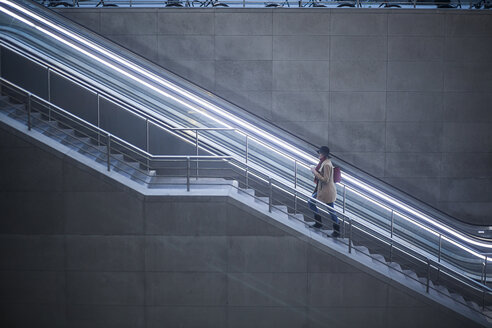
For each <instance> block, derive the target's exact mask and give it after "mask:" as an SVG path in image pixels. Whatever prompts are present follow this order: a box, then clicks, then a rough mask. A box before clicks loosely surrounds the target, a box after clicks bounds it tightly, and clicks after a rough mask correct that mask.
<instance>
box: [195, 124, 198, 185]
mask: <svg viewBox="0 0 492 328" xmlns="http://www.w3.org/2000/svg"><path fill="white" fill-rule="evenodd" d="M195 138H196V156H198V130H196V131H195ZM196 179H197V180H198V159H197V160H196Z"/></svg>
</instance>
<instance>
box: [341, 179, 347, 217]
mask: <svg viewBox="0 0 492 328" xmlns="http://www.w3.org/2000/svg"><path fill="white" fill-rule="evenodd" d="M346 196H347V186H346V185H343V207H342V213H344V214H345V204H346Z"/></svg>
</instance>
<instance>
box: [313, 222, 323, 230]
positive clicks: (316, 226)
mask: <svg viewBox="0 0 492 328" xmlns="http://www.w3.org/2000/svg"><path fill="white" fill-rule="evenodd" d="M322 226H323V225H322V224H321V223H319V222H316V223H315V224H313V225H312V226H311V228H318V229H319V228H321V227H322Z"/></svg>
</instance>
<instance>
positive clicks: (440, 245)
mask: <svg viewBox="0 0 492 328" xmlns="http://www.w3.org/2000/svg"><path fill="white" fill-rule="evenodd" d="M441 250H442V235H441V234H439V251H438V253H437V262H438V263H441ZM440 274H441V266H438V267H437V280H438V281H439V276H440Z"/></svg>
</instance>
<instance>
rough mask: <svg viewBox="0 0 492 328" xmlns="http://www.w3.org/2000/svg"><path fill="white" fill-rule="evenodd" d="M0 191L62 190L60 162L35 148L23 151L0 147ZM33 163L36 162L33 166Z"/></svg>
mask: <svg viewBox="0 0 492 328" xmlns="http://www.w3.org/2000/svg"><path fill="white" fill-rule="evenodd" d="M0 158H1V159H2V160H1V162H0V169H2V170H4V172H9V174H8V175H5V174H3V175H1V176H0V191H17V192H19V191H31V192H33V191H34V192H39V191H44V192H57V191H61V190H62V184H63V181H62V175H61V174H60V172H61V171H62V166H61V165H62V163H61V162H60V161H57V160H56V159H55V158H54V157H53V156H52V155H51V154H49V153H47V152H46V151H44V150H42V149H39V148H36V149H30V150H29V151H25V148H23V149H19V148H14V149H7V148H3V149H0ZM33 163H36V165H35V166H33Z"/></svg>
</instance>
